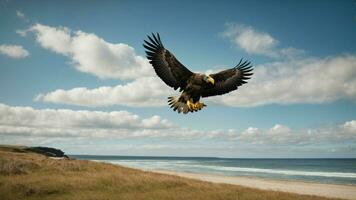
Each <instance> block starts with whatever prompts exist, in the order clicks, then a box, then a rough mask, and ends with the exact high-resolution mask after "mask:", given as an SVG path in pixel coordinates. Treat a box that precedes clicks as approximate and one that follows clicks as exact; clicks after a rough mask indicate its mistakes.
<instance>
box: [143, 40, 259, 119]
mask: <svg viewBox="0 0 356 200" xmlns="http://www.w3.org/2000/svg"><path fill="white" fill-rule="evenodd" d="M147 37H148V39H149V42H148V41H146V40H144V44H143V46H144V47H145V48H146V50H147V51H146V54H147V58H148V59H149V60H150V63H151V65H152V66H153V68H154V70H155V71H156V74H157V75H158V76H159V77H160V78H161V79H162V80H163V81H164V82H165V83H166V84H167V85H168V86H170V87H172V88H174V89H175V90H177V89H178V88H179V90H180V92H182V91H183V92H182V94H181V95H180V96H179V97H168V103H169V105H170V106H171V108H173V110H174V111H178V113H181V112H182V113H184V114H187V113H189V112H196V111H198V110H201V109H202V108H203V107H204V106H206V105H205V104H204V103H201V102H199V100H200V98H201V97H203V98H204V97H209V96H215V95H222V94H225V93H228V92H231V91H234V90H236V89H237V88H238V87H239V86H240V85H243V84H245V83H247V82H246V80H247V79H250V78H251V75H252V74H253V73H252V70H253V69H252V66H251V65H250V62H248V61H244V62H242V59H241V60H240V62H239V63H238V64H237V65H236V66H235V67H233V68H231V69H227V70H224V71H221V72H219V73H215V74H209V75H205V74H201V73H194V72H191V71H190V70H189V69H187V68H186V67H185V66H184V65H183V64H181V63H180V62H179V61H178V60H177V59H176V58H175V57H174V55H173V54H172V53H171V52H169V51H168V50H167V49H166V48H164V46H163V44H162V42H161V38H160V36H159V34H158V33H157V34H156V35H155V34H153V33H152V37H150V36H147Z"/></svg>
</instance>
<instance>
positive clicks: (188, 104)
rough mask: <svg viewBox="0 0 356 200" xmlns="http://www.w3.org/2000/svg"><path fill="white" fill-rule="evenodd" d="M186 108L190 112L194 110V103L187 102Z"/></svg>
mask: <svg viewBox="0 0 356 200" xmlns="http://www.w3.org/2000/svg"><path fill="white" fill-rule="evenodd" d="M187 106H188V108H189V110H190V111H192V110H194V103H193V102H191V101H190V100H188V101H187Z"/></svg>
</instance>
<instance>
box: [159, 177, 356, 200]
mask: <svg viewBox="0 0 356 200" xmlns="http://www.w3.org/2000/svg"><path fill="white" fill-rule="evenodd" d="M154 172H157V173H164V174H170V175H175V176H180V177H185V178H192V179H197V180H202V181H208V182H213V183H227V184H234V185H241V186H246V187H251V188H258V189H263V190H274V191H283V192H291V193H297V194H307V195H317V196H323V197H331V198H341V199H354V200H355V199H356V186H353V185H336V184H321V183H309V182H301V181H280V180H268V179H261V178H250V177H238V176H223V175H210V174H196V173H186V172H176V171H165V170H155V171H154Z"/></svg>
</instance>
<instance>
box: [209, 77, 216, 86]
mask: <svg viewBox="0 0 356 200" xmlns="http://www.w3.org/2000/svg"><path fill="white" fill-rule="evenodd" d="M208 83H211V84H213V85H214V84H215V80H214V79H213V78H211V77H210V76H208Z"/></svg>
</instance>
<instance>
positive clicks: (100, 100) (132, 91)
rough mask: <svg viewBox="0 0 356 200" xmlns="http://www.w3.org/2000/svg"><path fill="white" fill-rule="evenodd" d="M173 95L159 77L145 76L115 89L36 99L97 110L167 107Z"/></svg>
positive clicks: (75, 91) (77, 90)
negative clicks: (96, 107)
mask: <svg viewBox="0 0 356 200" xmlns="http://www.w3.org/2000/svg"><path fill="white" fill-rule="evenodd" d="M172 93H173V90H171V89H170V88H169V87H168V86H166V85H165V84H164V83H163V82H162V81H161V80H160V79H159V78H158V77H144V78H138V79H136V80H134V81H133V82H129V83H126V84H122V85H117V86H115V87H99V88H95V89H88V88H84V87H80V88H73V89H70V90H62V89H58V90H55V91H53V92H49V93H46V94H39V95H37V96H36V97H35V100H36V101H43V102H51V103H60V104H71V105H80V106H94V107H95V106H110V105H125V106H133V107H148V106H163V105H167V97H168V96H170V94H172Z"/></svg>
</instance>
